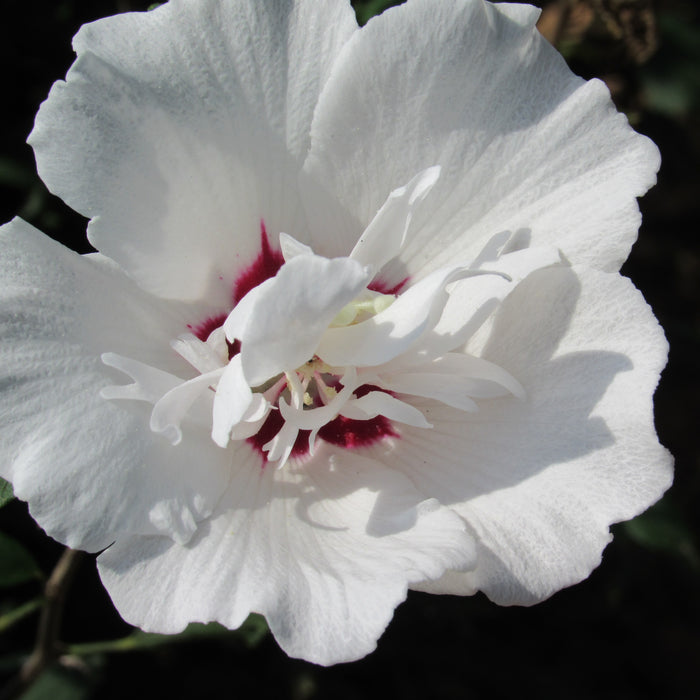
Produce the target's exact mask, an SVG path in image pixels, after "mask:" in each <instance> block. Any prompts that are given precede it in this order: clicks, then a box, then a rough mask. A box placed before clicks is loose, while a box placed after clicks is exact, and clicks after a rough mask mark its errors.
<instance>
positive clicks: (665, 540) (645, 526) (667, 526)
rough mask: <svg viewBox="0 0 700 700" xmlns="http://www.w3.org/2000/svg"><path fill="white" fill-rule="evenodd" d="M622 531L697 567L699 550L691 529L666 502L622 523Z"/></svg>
mask: <svg viewBox="0 0 700 700" xmlns="http://www.w3.org/2000/svg"><path fill="white" fill-rule="evenodd" d="M623 529H624V531H625V533H626V534H627V535H628V536H629V538H630V539H631V540H633V541H634V542H636V543H637V544H638V545H640V546H641V547H644V548H646V549H650V550H652V551H656V552H664V553H666V554H673V555H676V556H680V557H681V558H683V559H685V560H686V562H687V563H688V564H690V565H691V566H692V567H693V568H695V569H698V568H700V553H699V552H698V549H697V547H696V545H695V542H694V538H693V535H692V533H691V530H690V528H689V527H688V526H687V525H686V524H685V523H684V522H683V521H682V520H681V518H680V517H679V516H678V514H677V513H676V512H675V511H674V510H673V509H672V508H671V507H670V506H669V505H667V504H666V502H665V501H661V502H660V503H657V504H656V505H655V506H654V507H653V508H650V509H649V510H648V511H646V512H645V513H642V515H639V516H637V517H636V518H635V519H634V520H630V521H629V522H626V523H624V524H623Z"/></svg>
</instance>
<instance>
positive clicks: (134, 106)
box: [30, 0, 357, 302]
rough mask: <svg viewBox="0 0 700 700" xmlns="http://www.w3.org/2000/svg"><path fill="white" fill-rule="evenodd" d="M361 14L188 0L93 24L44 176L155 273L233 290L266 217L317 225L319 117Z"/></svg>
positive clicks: (50, 107) (126, 256) (98, 237)
mask: <svg viewBox="0 0 700 700" xmlns="http://www.w3.org/2000/svg"><path fill="white" fill-rule="evenodd" d="M356 28H357V24H356V21H355V18H354V13H353V11H352V8H351V7H350V5H349V3H346V2H343V1H342V0H317V1H315V2H299V1H293V0H281V1H280V2H275V3H268V2H259V1H258V0H239V1H238V2H217V1H214V0H180V1H179V2H169V3H165V4H164V5H163V6H162V7H160V8H158V9H157V10H154V11H153V12H148V13H131V14H122V15H117V16H115V17H110V18H107V19H103V20H100V21H98V22H94V23H92V24H89V25H86V26H85V27H83V28H82V29H81V31H80V33H79V34H78V35H77V36H76V38H75V40H74V48H75V50H76V52H77V54H78V60H77V61H76V63H75V64H74V65H73V67H72V68H71V70H70V71H69V73H68V76H67V79H66V82H65V83H64V82H58V83H56V84H55V85H54V87H53V89H52V91H51V93H50V96H49V99H48V100H47V102H45V103H44V105H43V106H42V108H41V110H40V112H39V114H38V116H37V120H36V124H35V128H34V131H33V132H32V135H31V137H30V140H31V143H32V146H33V147H34V149H35V153H36V157H37V162H38V168H39V173H40V175H41V178H42V180H44V182H46V183H47V185H48V187H49V188H50V189H51V190H52V191H53V192H55V193H56V194H58V195H59V196H60V197H61V198H62V199H64V200H65V201H66V202H67V203H68V204H69V205H70V206H72V207H73V208H74V209H76V210H78V211H80V212H81V213H82V214H84V215H86V216H89V217H94V218H93V220H92V222H91V224H90V227H89V235H90V239H91V241H92V242H93V244H94V245H95V246H96V247H97V248H98V249H99V250H101V251H102V252H104V253H106V254H107V255H109V256H110V257H111V258H113V259H114V260H116V261H118V262H119V263H120V265H122V266H123V267H124V269H126V270H128V271H129V272H130V273H131V274H132V275H133V276H134V277H135V278H136V279H137V280H138V282H139V283H140V284H141V285H142V286H144V287H145V288H147V289H149V290H151V291H155V292H157V293H159V294H161V295H163V296H169V297H174V298H185V299H197V298H204V297H205V296H207V297H208V298H210V299H212V301H213V300H214V297H215V296H216V297H217V298H219V300H221V301H222V302H225V301H228V299H229V295H230V289H231V283H232V281H233V280H234V279H235V277H236V273H237V272H238V271H240V270H241V269H242V266H245V265H246V264H247V261H249V260H251V259H253V258H254V257H255V254H256V253H257V250H256V243H257V234H258V231H259V227H260V220H261V219H262V218H264V219H265V222H266V224H267V226H268V229H269V231H270V232H277V231H281V230H284V231H288V232H290V233H293V234H294V235H295V236H297V237H299V236H301V235H303V233H304V231H305V230H306V226H305V223H304V220H305V215H304V212H303V210H302V207H301V203H300V200H299V197H298V196H297V177H298V173H299V169H300V167H301V162H302V159H303V158H304V156H305V154H306V152H307V150H308V148H309V133H310V123H311V119H312V115H313V112H314V109H315V106H316V102H317V99H318V94H319V92H320V90H321V88H322V87H323V85H324V83H325V82H326V80H327V77H328V74H329V72H330V71H331V70H332V67H333V64H334V62H335V59H336V57H337V55H338V52H339V51H340V50H341V48H342V47H343V45H344V44H345V42H346V41H347V39H348V38H349V36H351V35H352V33H353V32H354V31H355V30H356ZM144 231H147V232H148V235H144ZM219 276H221V277H222V278H223V280H221V281H219Z"/></svg>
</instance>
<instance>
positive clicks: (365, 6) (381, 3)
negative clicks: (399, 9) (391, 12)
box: [353, 0, 405, 25]
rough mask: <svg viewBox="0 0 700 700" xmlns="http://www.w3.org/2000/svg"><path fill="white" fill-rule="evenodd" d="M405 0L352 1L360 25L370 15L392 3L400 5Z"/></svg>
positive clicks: (372, 15)
mask: <svg viewBox="0 0 700 700" xmlns="http://www.w3.org/2000/svg"><path fill="white" fill-rule="evenodd" d="M403 2H405V0H357V1H356V2H354V3H353V6H354V7H355V15H356V16H357V21H358V23H359V24H360V25H364V24H367V22H369V21H370V20H371V19H372V17H374V16H375V15H379V14H381V13H382V12H384V10H386V9H387V8H389V7H393V6H394V5H401V4H402V3H403Z"/></svg>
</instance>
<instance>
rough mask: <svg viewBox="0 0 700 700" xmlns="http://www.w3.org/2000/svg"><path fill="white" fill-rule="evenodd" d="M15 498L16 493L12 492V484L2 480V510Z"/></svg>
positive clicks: (0, 482)
mask: <svg viewBox="0 0 700 700" xmlns="http://www.w3.org/2000/svg"><path fill="white" fill-rule="evenodd" d="M14 497H15V492H14V491H13V490H12V484H11V483H10V482H9V481H5V479H1V478H0V508H2V507H3V506H4V505H5V504H6V503H9V502H10V501H11V500H12V499H13V498H14Z"/></svg>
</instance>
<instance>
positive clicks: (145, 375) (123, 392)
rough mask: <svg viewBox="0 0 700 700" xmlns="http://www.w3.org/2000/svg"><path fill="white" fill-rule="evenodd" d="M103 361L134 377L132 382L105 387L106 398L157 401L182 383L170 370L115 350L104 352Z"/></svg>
mask: <svg viewBox="0 0 700 700" xmlns="http://www.w3.org/2000/svg"><path fill="white" fill-rule="evenodd" d="M101 359H102V362H104V364H105V365H107V367H113V368H114V369H116V370H119V371H120V372H122V373H123V374H126V375H127V376H129V377H131V379H133V380H134V381H133V383H132V384H113V385H111V386H106V387H103V388H102V389H101V390H100V396H102V398H104V399H129V400H132V401H133V400H136V401H148V402H149V403H152V404H154V403H156V401H158V400H159V399H160V398H161V397H162V396H163V395H164V394H167V393H168V392H169V391H171V390H172V389H174V388H175V387H176V386H179V385H180V384H182V379H180V377H176V376H175V375H174V374H170V372H163V370H160V369H157V368H156V367H151V366H150V365H147V364H145V363H143V362H139V361H138V360H134V359H132V358H130V357H123V356H122V355H118V354H117V353H115V352H103V353H102V355H101Z"/></svg>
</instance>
